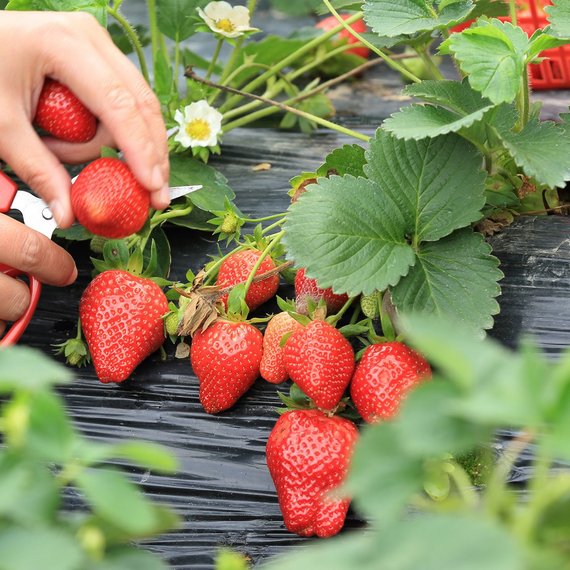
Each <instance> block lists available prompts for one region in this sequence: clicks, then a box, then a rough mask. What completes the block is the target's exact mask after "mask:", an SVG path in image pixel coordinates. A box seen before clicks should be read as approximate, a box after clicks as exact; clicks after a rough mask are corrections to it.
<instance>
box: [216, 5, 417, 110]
mask: <svg viewBox="0 0 570 570" xmlns="http://www.w3.org/2000/svg"><path fill="white" fill-rule="evenodd" d="M361 17H362V12H358V13H356V14H354V15H352V16H351V17H350V18H348V19H347V20H346V22H348V23H349V24H352V23H353V22H356V20H359V19H360V18H361ZM343 27H344V26H341V25H338V26H336V28H333V29H332V30H329V31H328V32H325V33H324V34H322V35H320V36H318V37H316V38H313V39H312V40H311V41H309V42H307V43H306V44H305V45H304V46H302V47H301V48H299V49H298V50H296V51H294V52H293V53H292V54H290V55H289V56H287V57H286V58H284V59H282V60H281V61H280V62H279V63H276V64H275V65H273V66H272V67H271V68H270V69H268V70H267V71H266V72H265V73H262V74H261V75H260V76H258V77H256V78H255V79H253V80H252V81H250V82H249V83H248V84H247V85H246V86H245V87H244V88H243V89H242V91H244V92H246V93H251V92H252V91H254V90H255V89H257V88H258V87H260V86H261V85H263V84H264V83H265V82H266V81H267V80H268V79H270V78H271V77H273V76H274V75H275V74H276V73H277V72H278V71H281V70H282V69H283V68H285V67H288V66H289V65H291V64H292V63H293V62H295V61H297V60H298V59H299V58H300V57H302V56H303V55H305V54H306V53H308V52H310V51H312V50H313V49H315V48H316V47H318V46H319V45H321V44H322V43H324V42H326V41H327V40H328V39H330V38H332V37H333V36H334V35H335V34H337V33H339V32H340V31H341V30H342V29H343ZM236 48H237V46H236ZM228 74H229V72H228ZM223 79H224V77H222V79H221V80H220V81H221V82H223ZM418 81H419V80H418ZM242 97H243V96H240V95H234V96H233V97H230V98H229V99H228V100H227V101H226V102H225V103H224V104H223V105H222V106H221V107H220V109H219V110H220V112H221V113H223V112H224V111H227V110H228V109H231V108H233V106H234V104H235V103H236V102H237V101H240V100H241V99H242Z"/></svg>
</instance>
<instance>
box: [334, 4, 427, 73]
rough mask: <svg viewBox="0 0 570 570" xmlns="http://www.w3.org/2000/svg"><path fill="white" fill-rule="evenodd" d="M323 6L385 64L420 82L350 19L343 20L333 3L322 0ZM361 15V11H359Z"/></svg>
mask: <svg viewBox="0 0 570 570" xmlns="http://www.w3.org/2000/svg"><path fill="white" fill-rule="evenodd" d="M323 2H324V4H325V6H326V7H327V8H328V10H329V12H330V13H331V14H332V15H333V16H334V17H335V18H336V19H337V21H338V23H339V24H340V25H341V26H342V27H343V28H344V29H345V30H347V31H348V32H349V33H350V34H351V35H352V36H354V37H355V38H356V39H357V40H358V41H360V42H362V43H363V44H364V45H365V46H366V47H367V48H368V49H369V50H371V51H373V52H374V53H375V54H376V55H378V56H379V57H381V58H382V59H383V60H384V61H385V62H386V64H387V65H388V66H389V67H391V68H392V69H394V70H396V71H398V72H400V73H401V74H402V75H404V76H405V77H407V78H408V79H409V80H410V81H413V82H414V83H421V81H422V80H421V79H420V78H419V77H416V76H415V75H414V74H413V73H411V72H410V71H408V70H407V69H406V68H405V67H403V66H402V65H400V64H399V63H397V62H396V61H394V60H392V58H391V57H390V56H388V55H386V54H385V53H384V52H383V51H382V50H380V49H378V48H377V47H376V46H375V45H373V44H371V43H370V42H369V41H368V40H367V39H366V38H364V37H362V36H361V35H360V34H359V33H358V32H356V31H354V30H353V29H352V28H351V26H350V24H351V23H352V22H351V21H350V19H347V20H343V19H342V18H341V16H340V14H339V13H338V12H337V11H336V10H335V9H334V7H333V5H332V4H331V3H330V2H329V0H323ZM360 15H361V16H362V13H360Z"/></svg>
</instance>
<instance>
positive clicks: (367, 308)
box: [360, 293, 378, 319]
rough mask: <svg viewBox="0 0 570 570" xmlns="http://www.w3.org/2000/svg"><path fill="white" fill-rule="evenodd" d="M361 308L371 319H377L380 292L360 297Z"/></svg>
mask: <svg viewBox="0 0 570 570" xmlns="http://www.w3.org/2000/svg"><path fill="white" fill-rule="evenodd" d="M360 308H361V309H362V312H363V313H364V316H366V317H368V318H369V319H375V318H376V317H377V316H378V294H377V293H372V294H371V295H362V297H360Z"/></svg>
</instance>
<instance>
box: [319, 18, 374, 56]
mask: <svg viewBox="0 0 570 570" xmlns="http://www.w3.org/2000/svg"><path fill="white" fill-rule="evenodd" d="M349 17H350V14H342V15H341V18H342V19H343V20H347V19H348V18H349ZM337 26H338V21H337V19H336V18H335V17H334V16H328V17H327V18H325V19H324V20H321V21H320V22H319V23H318V24H317V25H316V27H317V28H319V29H320V30H324V31H328V30H332V29H333V28H336V27H337ZM350 27H351V28H352V29H353V30H354V31H355V32H357V33H359V34H365V33H366V32H367V31H368V28H367V27H366V24H365V23H364V20H356V22H353V23H352V24H350ZM338 37H339V38H341V39H343V40H344V39H346V41H347V42H348V43H349V44H355V43H358V40H357V39H356V38H355V37H354V36H353V35H352V34H351V33H350V32H349V31H348V30H346V29H343V30H341V32H340V33H339V34H338ZM345 53H351V54H353V55H359V56H360V57H364V58H367V57H368V56H369V55H370V50H369V49H368V48H367V47H366V46H361V47H355V48H351V49H349V50H347V51H346V52H345Z"/></svg>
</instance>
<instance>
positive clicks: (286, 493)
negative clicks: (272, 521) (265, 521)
mask: <svg viewBox="0 0 570 570" xmlns="http://www.w3.org/2000/svg"><path fill="white" fill-rule="evenodd" d="M357 438H358V431H357V429H356V427H355V425H354V424H353V423H352V422H351V421H349V420H347V419H345V418H341V417H339V416H333V417H329V416H327V415H326V414H324V413H323V412H320V411H319V410H294V411H291V412H286V413H285V414H283V415H282V416H281V417H280V418H279V420H278V421H277V423H276V424H275V427H274V428H273V430H272V431H271V434H270V435H269V440H268V441H267V449H266V454H267V466H268V467H269V472H270V473H271V477H272V478H273V482H274V484H275V488H276V489H277V498H278V499H279V506H280V507H281V512H282V513H283V520H284V521H285V526H286V527H287V530H289V531H290V532H295V533H297V534H299V535H300V536H313V535H317V536H320V537H329V536H333V535H335V534H336V533H338V532H339V531H340V529H341V528H342V527H343V525H344V520H345V517H346V512H347V510H348V506H349V502H350V501H349V499H342V498H335V497H334V496H333V495H332V493H331V492H333V491H334V490H335V489H336V488H337V487H338V486H339V485H341V483H343V481H344V479H345V477H346V472H347V470H348V466H349V463H350V458H351V455H352V450H353V447H354V444H355V443H356V440H357Z"/></svg>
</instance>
